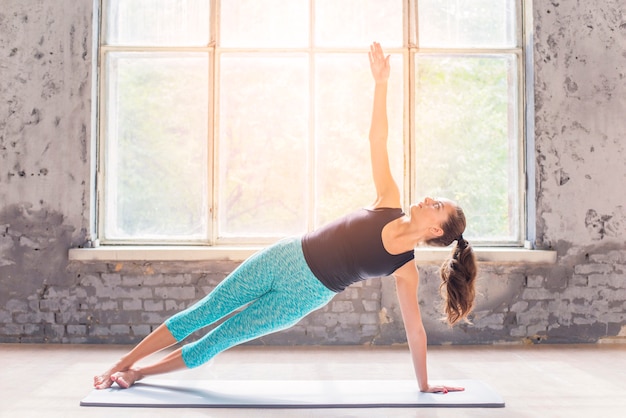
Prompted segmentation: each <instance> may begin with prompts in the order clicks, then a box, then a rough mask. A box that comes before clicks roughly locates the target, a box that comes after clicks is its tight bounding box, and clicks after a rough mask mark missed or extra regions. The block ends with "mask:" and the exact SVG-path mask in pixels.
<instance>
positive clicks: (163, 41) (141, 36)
mask: <svg viewBox="0 0 626 418" xmlns="http://www.w3.org/2000/svg"><path fill="white" fill-rule="evenodd" d="M209 3H210V2H209V1H207V0H132V1H129V0H109V1H108V2H107V4H108V5H109V6H108V10H107V12H108V13H107V18H106V22H107V27H106V29H107V30H106V39H105V44H109V45H149V46H156V45H159V46H180V45H193V46H198V45H208V43H209V22H210V9H209Z"/></svg>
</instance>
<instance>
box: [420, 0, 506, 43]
mask: <svg viewBox="0 0 626 418" xmlns="http://www.w3.org/2000/svg"><path fill="white" fill-rule="evenodd" d="M516 3H517V1H515V0H472V1H471V2H468V1H463V0H419V2H418V20H419V26H418V27H419V44H420V47H422V48H489V47H493V48H512V47H515V46H516V45H515V44H516V38H515V21H516V20H515V15H516Z"/></svg>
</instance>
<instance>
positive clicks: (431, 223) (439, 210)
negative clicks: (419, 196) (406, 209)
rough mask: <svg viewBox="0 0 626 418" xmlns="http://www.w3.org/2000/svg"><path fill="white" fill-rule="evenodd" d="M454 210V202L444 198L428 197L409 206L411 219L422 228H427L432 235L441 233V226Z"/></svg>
mask: <svg viewBox="0 0 626 418" xmlns="http://www.w3.org/2000/svg"><path fill="white" fill-rule="evenodd" d="M454 211H456V204H455V203H454V202H452V201H451V200H448V199H444V198H435V199H432V198H430V197H427V198H425V199H424V200H423V201H421V202H419V203H417V204H415V205H412V206H411V219H412V220H413V221H414V222H419V224H420V225H421V226H422V227H423V228H428V229H429V231H430V232H431V233H432V234H433V235H434V236H439V235H442V234H443V230H442V229H441V226H442V225H443V224H445V223H446V221H447V220H448V217H450V216H452V215H453V214H454Z"/></svg>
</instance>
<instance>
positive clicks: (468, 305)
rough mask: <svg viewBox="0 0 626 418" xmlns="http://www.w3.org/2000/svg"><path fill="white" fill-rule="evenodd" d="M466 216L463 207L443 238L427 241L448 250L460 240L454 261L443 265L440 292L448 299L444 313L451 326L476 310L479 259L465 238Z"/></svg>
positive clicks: (447, 227)
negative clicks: (477, 264) (477, 263)
mask: <svg viewBox="0 0 626 418" xmlns="http://www.w3.org/2000/svg"><path fill="white" fill-rule="evenodd" d="M465 225H466V221H465V214H464V213H463V209H461V208H460V207H459V206H457V207H456V211H455V213H454V214H453V215H451V216H449V217H448V220H447V221H446V222H445V223H444V224H443V225H442V226H441V229H443V235H441V236H439V237H436V238H433V239H431V240H429V241H427V242H426V244H428V245H433V246H437V247H447V246H448V245H450V244H452V242H453V241H455V240H456V245H455V246H454V249H453V250H452V253H451V255H450V258H448V259H447V260H446V261H444V262H443V264H442V265H441V269H440V270H439V274H440V276H441V280H442V282H441V286H440V289H441V290H443V289H444V288H445V290H446V292H445V293H444V292H442V294H443V298H444V312H445V314H446V317H447V320H448V323H449V324H450V325H454V324H456V323H457V322H459V321H460V320H462V319H466V318H467V315H469V313H470V312H471V311H472V308H473V307H474V297H475V294H476V291H475V286H476V274H477V270H478V268H477V266H476V256H475V255H474V250H473V249H472V247H471V246H470V245H469V243H468V242H467V241H466V240H465V239H464V238H463V235H462V234H463V231H465Z"/></svg>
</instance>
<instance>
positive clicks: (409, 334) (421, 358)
mask: <svg viewBox="0 0 626 418" xmlns="http://www.w3.org/2000/svg"><path fill="white" fill-rule="evenodd" d="M393 275H394V277H395V278H396V290H397V292H398V301H399V302H400V311H401V312H402V321H403V322H404V329H405V331H406V338H407V342H408V343H409V350H410V351H411V360H412V361H413V368H414V370H415V376H416V377H417V384H418V385H419V389H420V391H422V392H443V393H447V392H452V391H459V390H463V388H460V387H453V386H431V385H430V384H429V383H428V369H427V361H426V350H427V348H426V347H427V345H428V344H427V337H426V331H425V330H424V325H423V324H422V316H421V313H420V308H419V303H418V298H417V290H418V284H419V272H418V270H417V267H416V266H415V264H414V263H406V264H405V265H404V266H402V267H400V268H399V269H398V270H396V271H395V272H394V273H393Z"/></svg>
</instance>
